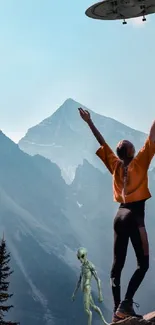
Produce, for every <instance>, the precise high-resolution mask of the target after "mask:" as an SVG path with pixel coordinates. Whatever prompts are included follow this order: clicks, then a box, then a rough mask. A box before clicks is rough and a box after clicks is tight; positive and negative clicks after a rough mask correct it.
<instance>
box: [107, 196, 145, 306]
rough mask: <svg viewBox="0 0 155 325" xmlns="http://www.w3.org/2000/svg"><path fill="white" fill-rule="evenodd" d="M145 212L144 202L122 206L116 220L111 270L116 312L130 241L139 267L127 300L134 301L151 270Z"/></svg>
mask: <svg viewBox="0 0 155 325" xmlns="http://www.w3.org/2000/svg"><path fill="white" fill-rule="evenodd" d="M144 210H145V202H144V201H140V202H135V203H130V204H124V205H123V204H121V205H120V208H119V210H118V213H117V215H116V217H115V219H114V262H113V266H112V270H111V282H112V293H113V298H114V304H115V308H114V310H116V309H117V308H118V305H119V303H120V301H121V293H120V292H121V288H120V278H121V272H122V269H123V267H124V263H125V259H126V254H127V247H128V242H129V239H130V240H131V243H132V246H133V248H134V251H135V254H136V257H137V264H138V266H137V270H136V271H135V273H134V274H133V276H132V278H131V280H130V282H129V285H128V288H127V292H126V295H125V299H128V300H130V301H132V298H133V296H134V294H135V292H136V291H137V289H138V287H139V286H140V284H141V282H142V280H143V278H144V276H145V273H146V272H147V270H148V268H149V245H148V239H147V233H146V229H145V224H144V214H145V212H144Z"/></svg>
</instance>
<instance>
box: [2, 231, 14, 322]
mask: <svg viewBox="0 0 155 325" xmlns="http://www.w3.org/2000/svg"><path fill="white" fill-rule="evenodd" d="M9 262H10V253H7V249H6V243H5V240H4V236H3V239H2V240H1V243H0V325H17V324H19V323H17V322H11V321H4V316H5V313H6V312H8V311H9V310H10V309H11V308H13V306H12V305H8V304H7V301H8V299H9V298H11V297H12V296H13V294H9V293H8V289H9V284H10V282H9V281H8V278H9V276H10V275H11V274H12V273H13V271H11V269H10V266H9Z"/></svg>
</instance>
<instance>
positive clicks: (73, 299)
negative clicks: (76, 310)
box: [72, 293, 75, 302]
mask: <svg viewBox="0 0 155 325" xmlns="http://www.w3.org/2000/svg"><path fill="white" fill-rule="evenodd" d="M72 301H73V302H74V301H75V294H74V293H73V295H72Z"/></svg>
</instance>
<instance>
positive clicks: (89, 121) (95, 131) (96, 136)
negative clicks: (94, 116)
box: [79, 108, 105, 146]
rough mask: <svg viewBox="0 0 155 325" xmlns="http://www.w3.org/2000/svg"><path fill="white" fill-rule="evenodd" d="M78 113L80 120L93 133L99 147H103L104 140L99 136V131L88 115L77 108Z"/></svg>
mask: <svg viewBox="0 0 155 325" xmlns="http://www.w3.org/2000/svg"><path fill="white" fill-rule="evenodd" d="M79 113H80V116H81V117H82V119H83V120H84V121H85V122H86V123H87V124H88V126H89V127H90V129H91V131H92V132H93V134H94V136H95V138H96V139H97V141H98V142H99V144H100V145H101V146H103V145H104V143H105V140H104V138H103V136H102V135H101V133H100V132H99V130H98V129H97V128H96V126H95V125H94V123H93V121H92V120H91V116H90V113H89V112H88V111H86V110H84V109H82V108H79Z"/></svg>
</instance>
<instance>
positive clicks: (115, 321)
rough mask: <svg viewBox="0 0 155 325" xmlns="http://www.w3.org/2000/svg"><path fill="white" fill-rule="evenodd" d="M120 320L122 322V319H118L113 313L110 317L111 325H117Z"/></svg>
mask: <svg viewBox="0 0 155 325" xmlns="http://www.w3.org/2000/svg"><path fill="white" fill-rule="evenodd" d="M120 320H122V318H120V317H118V316H117V315H116V313H113V316H112V323H117V322H119V321H120Z"/></svg>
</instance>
